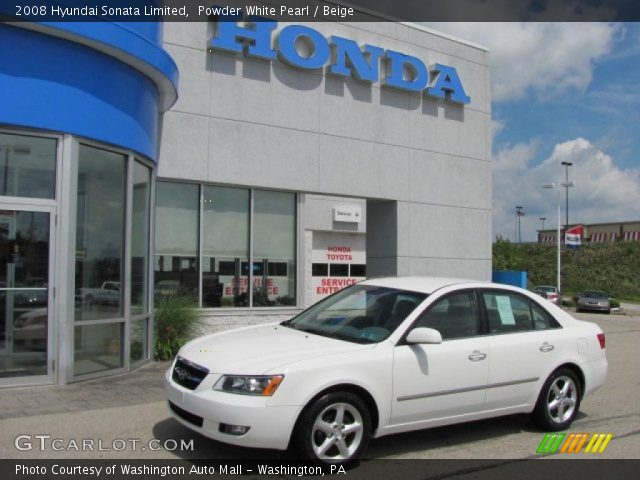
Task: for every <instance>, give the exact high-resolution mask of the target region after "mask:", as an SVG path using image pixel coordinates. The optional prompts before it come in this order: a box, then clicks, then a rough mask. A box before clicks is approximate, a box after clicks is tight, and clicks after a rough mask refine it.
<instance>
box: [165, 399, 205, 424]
mask: <svg viewBox="0 0 640 480" xmlns="http://www.w3.org/2000/svg"><path fill="white" fill-rule="evenodd" d="M169 408H170V409H171V411H172V412H173V413H175V414H176V415H177V416H179V417H180V418H181V419H183V420H185V421H187V422H189V423H191V424H193V425H195V426H196V427H201V426H202V422H203V419H202V417H199V416H198V415H196V414H194V413H191V412H187V411H186V410H183V409H181V408H180V407H179V406H177V405H176V404H175V403H171V402H169Z"/></svg>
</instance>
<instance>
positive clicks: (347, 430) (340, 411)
mask: <svg viewBox="0 0 640 480" xmlns="http://www.w3.org/2000/svg"><path fill="white" fill-rule="evenodd" d="M363 432H364V426H363V420H362V415H361V414H360V412H359V411H358V409H357V408H356V407H354V406H353V405H351V404H349V403H344V402H340V403H333V404H331V405H329V406H328V407H326V408H325V409H324V410H322V411H321V412H320V414H319V415H318V416H317V417H316V419H315V421H314V423H313V427H312V429H311V445H312V447H313V451H314V453H315V455H316V457H317V458H318V459H320V460H324V461H329V462H331V461H343V460H348V459H350V458H351V457H352V456H353V454H354V453H355V452H356V451H357V450H358V447H359V446H360V444H361V442H362V437H363Z"/></svg>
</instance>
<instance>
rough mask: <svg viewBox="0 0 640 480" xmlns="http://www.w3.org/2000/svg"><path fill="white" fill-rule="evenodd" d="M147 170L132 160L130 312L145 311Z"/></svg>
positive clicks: (149, 191)
mask: <svg viewBox="0 0 640 480" xmlns="http://www.w3.org/2000/svg"><path fill="white" fill-rule="evenodd" d="M150 193H151V169H150V168H148V167H146V166H144V165H142V164H141V163H140V162H137V161H136V162H133V196H132V202H131V203H132V207H131V208H132V218H131V287H130V288H131V314H132V315H139V314H144V313H148V311H149V306H148V301H147V292H148V284H149V269H148V259H149V255H148V250H149V210H150Z"/></svg>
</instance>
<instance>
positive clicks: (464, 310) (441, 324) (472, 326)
mask: <svg viewBox="0 0 640 480" xmlns="http://www.w3.org/2000/svg"><path fill="white" fill-rule="evenodd" d="M416 327H427V328H434V329H436V330H438V331H439V332H440V335H442V339H443V340H451V339H454V338H465V337H471V336H474V335H478V332H479V318H478V307H477V304H476V297H475V295H474V294H473V292H465V293H456V294H453V295H449V296H448V297H446V298H444V299H442V300H439V301H438V302H437V303H436V304H435V305H434V306H432V307H431V308H429V310H428V311H427V312H426V313H425V314H424V315H422V316H421V317H420V318H419V319H418V322H417V323H416Z"/></svg>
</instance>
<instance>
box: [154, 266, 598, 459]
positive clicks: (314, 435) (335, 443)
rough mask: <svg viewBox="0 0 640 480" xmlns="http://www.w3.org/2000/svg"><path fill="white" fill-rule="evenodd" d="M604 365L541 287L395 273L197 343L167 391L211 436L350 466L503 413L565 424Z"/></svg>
mask: <svg viewBox="0 0 640 480" xmlns="http://www.w3.org/2000/svg"><path fill="white" fill-rule="evenodd" d="M606 374H607V360H606V356H605V338H604V334H603V333H602V330H600V328H599V327H598V326H597V325H595V324H592V323H588V322H582V321H578V320H576V319H574V318H573V317H571V315H569V314H568V313H566V312H564V311H563V310H561V309H560V308H558V307H557V306H555V305H553V304H551V303H550V302H549V301H547V300H545V299H543V298H541V297H540V296H538V295H535V294H532V293H530V292H528V291H526V290H522V289H519V288H515V287H509V286H505V285H497V284H491V283H475V282H464V281H461V280H455V279H444V278H418V277H400V278H381V279H375V280H368V281H364V282H361V283H359V284H357V285H354V286H351V287H348V288H346V289H344V290H341V291H340V292H338V293H336V294H334V295H332V296H330V297H328V298H326V299H325V300H323V301H321V302H319V303H317V304H315V305H313V306H312V307H310V308H308V309H307V310H305V311H304V312H302V313H301V314H299V315H298V316H296V317H294V318H293V319H291V320H288V321H285V322H282V323H280V324H270V325H260V326H252V327H247V328H242V329H237V330H232V331H227V332H223V333H217V334H213V335H208V336H205V337H201V338H198V339H196V340H194V341H191V342H189V343H188V344H186V345H185V346H184V347H183V348H182V349H181V350H180V352H179V354H178V357H177V358H176V360H175V361H174V363H173V365H172V366H171V368H170V369H169V370H168V371H167V374H166V391H167V396H168V401H169V409H170V411H171V413H172V415H173V416H174V417H175V418H176V419H177V420H178V421H179V422H181V423H182V424H184V425H185V426H187V427H189V428H191V429H193V430H196V431H197V432H199V433H201V434H203V435H205V436H207V437H210V438H213V439H215V440H218V441H221V442H226V443H231V444H234V445H242V446H247V447H260V448H272V449H282V450H284V449H287V448H292V449H294V450H295V451H297V453H298V455H299V456H301V457H303V458H310V459H312V460H314V461H319V462H327V463H338V464H348V463H350V462H353V461H354V460H355V459H357V458H358V457H360V456H361V455H362V454H363V452H364V451H365V450H366V448H367V445H368V443H369V440H370V439H371V438H372V437H381V436H383V435H389V434H394V433H399V432H407V431H410V430H418V429H423V428H430V427H436V426H441V425H449V424H454V423H460V422H467V421H472V420H478V419H483V418H489V417H497V416H501V415H509V414H515V413H530V414H531V416H532V419H533V421H534V422H535V424H536V425H538V426H539V427H540V428H541V429H543V430H549V431H557V430H564V429H567V428H568V427H569V426H570V425H571V422H573V420H574V419H575V418H576V414H577V413H578V408H579V407H580V401H581V400H582V398H583V397H584V396H585V395H586V394H588V393H590V392H592V391H593V390H595V389H596V388H598V387H600V386H601V385H602V384H603V383H604V381H605V377H606Z"/></svg>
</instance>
